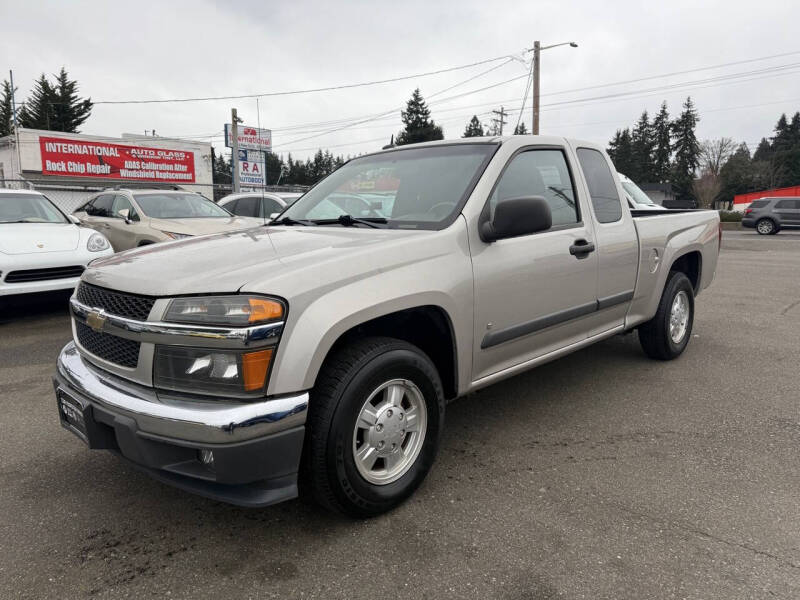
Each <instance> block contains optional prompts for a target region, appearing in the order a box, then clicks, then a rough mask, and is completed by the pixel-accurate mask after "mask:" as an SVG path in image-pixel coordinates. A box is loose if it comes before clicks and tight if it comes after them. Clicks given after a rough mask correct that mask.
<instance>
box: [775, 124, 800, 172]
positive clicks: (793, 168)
mask: <svg viewBox="0 0 800 600" xmlns="http://www.w3.org/2000/svg"><path fill="white" fill-rule="evenodd" d="M772 152H773V153H772V157H771V163H772V167H773V169H774V171H775V172H776V173H778V174H779V176H778V178H777V185H778V186H780V187H785V186H790V185H797V184H798V183H800V113H795V114H794V116H793V117H792V120H791V122H788V120H787V119H786V115H785V114H783V115H781V117H780V119H778V123H777V124H776V125H775V136H774V137H773V138H772Z"/></svg>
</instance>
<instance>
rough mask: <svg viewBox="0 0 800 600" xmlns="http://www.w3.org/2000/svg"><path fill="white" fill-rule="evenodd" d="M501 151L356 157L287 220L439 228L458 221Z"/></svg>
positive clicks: (442, 149)
mask: <svg viewBox="0 0 800 600" xmlns="http://www.w3.org/2000/svg"><path fill="white" fill-rule="evenodd" d="M496 148H497V146H496V145H494V144H454V145H451V146H432V147H427V148H413V149H409V150H396V151H393V152H386V153H383V154H376V155H373V156H365V157H363V158H356V159H354V160H352V161H350V162H348V163H347V164H345V165H344V166H343V167H342V168H340V169H339V170H337V171H335V172H334V173H332V174H331V175H330V176H328V177H327V178H326V179H324V180H322V181H321V182H320V183H319V184H318V185H317V186H316V187H314V188H313V189H312V190H310V191H308V192H307V193H306V194H305V195H303V197H302V198H300V199H299V200H298V201H297V202H295V203H294V204H292V206H290V207H289V208H288V209H286V211H285V212H284V213H283V214H282V215H281V219H284V218H288V220H292V219H294V220H304V221H313V222H316V223H319V222H320V221H328V220H332V221H336V220H337V219H339V217H341V216H342V215H349V216H350V217H354V218H356V219H362V220H364V219H375V220H378V221H384V220H385V221H386V223H387V225H388V226H389V227H407V228H419V229H438V228H439V227H440V226H442V225H444V224H448V223H449V222H452V220H453V219H454V218H455V214H456V212H457V211H458V210H459V208H460V203H461V200H462V199H463V196H464V194H465V193H466V192H467V191H468V190H469V188H470V187H471V185H472V184H473V181H474V179H475V178H476V177H477V176H478V175H480V173H481V172H482V167H483V166H484V165H485V164H486V162H487V161H488V160H489V158H490V157H491V155H492V153H494V151H495V149H496Z"/></svg>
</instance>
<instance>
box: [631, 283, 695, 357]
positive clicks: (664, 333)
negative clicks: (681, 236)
mask: <svg viewBox="0 0 800 600" xmlns="http://www.w3.org/2000/svg"><path fill="white" fill-rule="evenodd" d="M693 322H694V288H693V287H692V283H691V282H690V281H689V278H688V277H686V275H685V274H683V273H680V272H678V271H671V272H670V274H669V277H668V278H667V284H666V285H665V286H664V291H663V293H662V294H661V300H660V301H659V303H658V310H657V311H656V315H655V316H654V317H653V318H652V319H650V320H649V321H648V322H647V323H645V324H643V325H641V326H640V327H639V343H640V344H641V345H642V349H643V350H644V353H645V354H647V356H649V357H650V358H655V359H658V360H672V359H673V358H677V357H678V356H680V355H681V354H682V353H683V351H684V350H685V349H686V346H687V345H688V344H689V338H690V337H691V335H692V324H693Z"/></svg>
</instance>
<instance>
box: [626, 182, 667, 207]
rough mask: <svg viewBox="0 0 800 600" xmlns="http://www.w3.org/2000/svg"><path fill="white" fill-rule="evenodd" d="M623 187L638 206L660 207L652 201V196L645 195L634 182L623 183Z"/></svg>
mask: <svg viewBox="0 0 800 600" xmlns="http://www.w3.org/2000/svg"><path fill="white" fill-rule="evenodd" d="M622 187H624V188H625V191H626V192H628V195H629V196H630V197H631V199H632V200H633V201H634V202H635V203H636V204H647V205H648V206H658V205H657V204H656V203H655V202H653V201H652V200H651V199H650V196H648V195H647V194H645V193H644V192H643V191H642V190H641V189H640V188H639V186H638V185H636V184H635V183H633V182H632V181H623V182H622Z"/></svg>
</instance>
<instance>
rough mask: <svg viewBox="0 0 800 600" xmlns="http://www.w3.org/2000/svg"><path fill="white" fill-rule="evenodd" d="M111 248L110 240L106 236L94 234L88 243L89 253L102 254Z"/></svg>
mask: <svg viewBox="0 0 800 600" xmlns="http://www.w3.org/2000/svg"><path fill="white" fill-rule="evenodd" d="M109 248H110V246H109V244H108V240H107V239H106V238H105V236H104V235H101V234H99V233H93V234H92V235H90V236H89V239H88V240H87V242H86V249H87V250H88V251H89V252H102V251H103V250H108V249H109Z"/></svg>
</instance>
